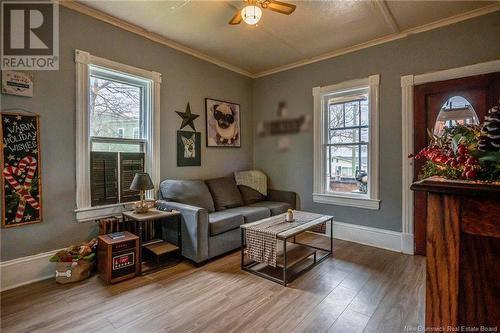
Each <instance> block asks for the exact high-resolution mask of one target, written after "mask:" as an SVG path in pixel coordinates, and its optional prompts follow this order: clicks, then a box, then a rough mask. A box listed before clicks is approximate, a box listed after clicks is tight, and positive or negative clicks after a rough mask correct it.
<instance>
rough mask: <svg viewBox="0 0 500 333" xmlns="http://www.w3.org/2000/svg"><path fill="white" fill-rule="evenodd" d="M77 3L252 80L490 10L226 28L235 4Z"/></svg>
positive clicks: (343, 4) (394, 6)
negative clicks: (237, 69)
mask: <svg viewBox="0 0 500 333" xmlns="http://www.w3.org/2000/svg"><path fill="white" fill-rule="evenodd" d="M281 1H284V0H281ZM79 2H80V3H84V4H85V5H86V6H89V7H92V8H95V9H98V10H99V11H102V12H104V13H107V14H109V15H112V16H114V17H116V18H119V19H122V20H124V21H127V22H129V23H132V24H135V25H137V26H140V27H142V28H144V29H146V30H148V31H150V32H153V33H156V34H158V35H160V36H163V37H165V38H167V39H169V40H171V41H174V42H176V43H178V44H181V45H183V46H186V47H188V48H191V49H194V50H196V51H198V52H201V53H202V54H204V55H207V56H209V57H211V58H215V59H217V60H219V61H221V62H224V63H226V64H229V65H231V66H234V67H237V68H239V69H242V70H243V71H246V72H249V73H251V74H252V75H256V76H258V75H259V74H262V73H265V72H269V71H272V70H273V69H276V68H280V67H283V66H286V65H289V64H293V63H298V62H301V61H307V60H308V59H311V58H316V57H320V56H321V55H323V54H326V53H331V52H335V51H338V50H342V49H345V48H349V47H352V46H355V45H359V44H361V43H367V42H370V41H373V40H376V39H379V38H382V37H384V36H389V35H394V34H398V33H401V32H405V31H408V30H409V29H414V28H416V27H420V26H423V25H426V24H429V23H431V22H434V21H438V20H442V19H445V18H449V17H452V16H456V15H460V14H463V13H466V12H470V11H473V10H477V9H478V8H481V7H486V6H492V4H495V3H496V1H401V0H400V1H359V0H358V1H352V0H349V1H345V0H344V1H289V2H291V3H294V4H295V5H297V9H296V10H295V12H294V13H293V14H292V15H290V16H286V15H282V14H278V13H275V12H272V11H269V10H264V13H263V15H262V19H261V21H260V22H259V24H258V26H249V25H247V24H244V23H242V24H240V25H237V26H231V25H228V21H229V20H230V19H231V17H232V16H233V15H234V13H235V11H236V8H242V7H243V6H244V2H243V1H194V0H184V1H130V0H129V1H103V0H100V1H95V0H94V1H92V0H81V1H79ZM497 5H498V3H497ZM497 5H493V6H497Z"/></svg>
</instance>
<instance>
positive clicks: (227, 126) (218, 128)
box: [205, 98, 241, 147]
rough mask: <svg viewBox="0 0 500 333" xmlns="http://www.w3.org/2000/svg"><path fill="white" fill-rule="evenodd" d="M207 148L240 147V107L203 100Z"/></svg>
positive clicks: (207, 99) (208, 99)
mask: <svg viewBox="0 0 500 333" xmlns="http://www.w3.org/2000/svg"><path fill="white" fill-rule="evenodd" d="M205 108H206V115H207V118H206V119H207V132H206V135H207V141H206V142H207V147H241V142H240V137H241V135H240V131H241V127H240V106H239V105H238V104H235V103H230V102H224V101H218V100H214V99H210V98H206V99H205Z"/></svg>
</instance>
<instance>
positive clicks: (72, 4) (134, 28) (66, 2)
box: [56, 0, 500, 79]
mask: <svg viewBox="0 0 500 333" xmlns="http://www.w3.org/2000/svg"><path fill="white" fill-rule="evenodd" d="M56 1H57V2H58V3H59V5H61V6H63V7H66V8H69V9H72V10H74V11H77V12H79V13H82V14H84V15H87V16H90V17H93V18H95V19H98V20H101V21H103V22H106V23H109V24H111V25H113V26H115V27H118V28H121V29H123V30H126V31H129V32H132V33H135V34H137V35H139V36H142V37H144V38H147V39H149V40H151V41H153V42H156V43H159V44H162V45H165V46H168V47H171V48H173V49H176V50H178V51H181V52H184V53H187V54H189V55H192V56H193V57H196V58H198V59H202V60H205V61H208V62H210V63H212V64H214V65H217V66H219V67H222V68H225V69H228V70H230V71H233V72H235V73H238V74H241V75H244V76H247V77H249V78H252V79H256V78H259V77H263V76H267V75H271V74H276V73H279V72H283V71H286V70H289V69H293V68H297V67H301V66H304V65H308V64H312V63H315V62H318V61H323V60H326V59H330V58H334V57H338V56H341V55H344V54H347V53H351V52H356V51H359V50H362V49H366V48H369V47H372V46H376V45H380V44H383V43H388V42H391V41H394V40H397V39H402V38H405V37H408V36H410V35H413V34H418V33H421V32H425V31H429V30H433V29H438V28H441V27H444V26H447V25H450V24H454V23H458V22H462V21H465V20H468V19H471V18H474V17H478V16H482V15H486V14H490V13H493V12H495V11H498V10H500V3H495V4H492V5H488V6H485V7H481V8H478V9H475V10H472V11H469V12H465V13H462V14H458V15H455V16H451V17H448V18H444V19H441V20H438V21H434V22H431V23H428V24H424V25H422V26H418V27H415V28H411V29H407V30H404V31H401V32H399V33H394V34H390V35H386V36H383V37H380V38H377V39H373V40H371V41H367V42H364V43H361V44H357V45H353V46H349V47H346V48H342V49H338V50H335V51H331V52H327V53H324V54H322V55H319V56H315V57H312V58H309V59H304V60H300V61H296V62H293V63H290V64H287V65H283V66H278V67H275V68H272V69H269V70H265V71H262V72H258V73H251V72H249V71H247V70H244V69H242V68H239V67H237V66H234V65H231V64H229V63H227V62H224V61H222V60H219V59H216V58H213V57H211V56H209V55H206V54H204V53H202V52H200V51H197V50H194V49H192V48H189V47H187V46H185V45H182V44H179V43H177V42H174V41H172V40H170V39H168V38H166V37H163V36H161V35H159V34H156V33H154V32H150V31H148V30H146V29H144V28H141V27H140V26H138V25H135V24H132V23H130V22H127V21H125V20H122V19H119V18H117V17H114V16H112V15H109V14H106V13H104V12H102V11H100V10H97V9H94V8H91V7H89V6H86V5H84V4H82V3H79V2H77V1H75V0H56ZM389 23H390V22H389Z"/></svg>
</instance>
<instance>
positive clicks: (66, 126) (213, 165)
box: [0, 7, 253, 261]
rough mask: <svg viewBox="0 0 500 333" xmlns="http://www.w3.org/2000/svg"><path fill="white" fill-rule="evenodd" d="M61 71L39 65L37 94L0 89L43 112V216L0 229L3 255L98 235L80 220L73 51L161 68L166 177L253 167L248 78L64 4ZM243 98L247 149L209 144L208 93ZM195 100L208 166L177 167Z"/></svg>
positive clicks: (8, 99)
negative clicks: (186, 114) (185, 117)
mask: <svg viewBox="0 0 500 333" xmlns="http://www.w3.org/2000/svg"><path fill="white" fill-rule="evenodd" d="M60 14H61V15H60V70H59V71H46V72H34V73H33V74H34V82H35V86H34V97H33V98H22V97H15V96H10V95H0V96H1V97H0V98H1V107H2V108H12V107H22V108H25V109H28V110H31V111H33V112H37V113H39V114H40V115H41V140H42V141H41V145H42V163H43V169H42V177H43V178H42V180H43V199H44V203H43V208H44V214H43V218H44V221H43V223H41V224H36V225H27V226H21V227H16V228H10V229H2V230H1V260H2V261H4V260H9V259H13V258H17V257H21V256H26V255H30V254H34V253H39V252H44V251H50V250H53V249H57V248H61V247H65V246H67V245H69V244H71V243H75V242H80V241H83V240H86V239H87V238H88V237H90V236H91V235H93V234H95V232H96V228H95V225H94V223H77V222H76V221H75V215H74V212H73V211H74V209H75V187H76V185H75V105H76V102H75V63H74V60H73V55H74V50H75V49H81V50H84V51H88V52H90V53H91V54H93V55H96V56H100V57H104V58H107V59H110V60H114V61H118V62H121V63H124V64H127V65H131V66H136V67H140V68H144V69H148V70H154V71H157V72H160V73H162V74H163V83H162V85H161V179H165V178H167V177H169V178H177V177H179V178H198V177H200V178H206V177H215V176H223V175H227V174H230V173H231V172H233V171H235V170H241V169H248V168H251V167H252V154H253V138H252V128H251V126H252V114H251V109H252V108H251V93H252V86H251V84H252V82H251V80H250V79H249V78H246V77H244V76H241V75H239V74H235V73H233V72H231V71H228V70H225V69H223V68H220V67H218V66H216V65H213V64H211V63H208V62H205V61H202V60H199V59H197V58H194V57H192V56H189V55H186V54H184V53H181V52H178V51H176V50H174V49H171V48H168V47H165V46H162V45H160V44H157V43H154V42H151V41H149V40H147V39H145V38H143V37H140V36H137V35H134V34H132V33H129V32H126V31H124V30H121V29H118V28H115V27H113V26H111V25H108V24H106V23H103V22H101V21H98V20H95V19H92V18H90V17H87V16H84V15H81V14H78V13H76V12H73V11H71V10H68V9H66V8H63V7H61V8H60ZM205 97H212V98H217V99H223V100H227V101H232V102H235V103H239V104H241V110H242V148H239V149H234V148H233V149H231V148H226V149H218V148H210V149H207V148H205V147H204V145H205V136H204V135H205V110H204V98H205ZM187 102H190V104H191V110H192V112H193V113H196V114H199V115H200V117H199V118H198V119H197V120H196V121H195V125H196V128H197V130H198V131H200V132H202V146H203V148H202V166H201V167H183V168H178V167H176V130H177V129H178V128H179V125H180V123H181V118H180V117H179V116H177V114H176V113H174V110H179V111H184V109H185V107H186V103H187Z"/></svg>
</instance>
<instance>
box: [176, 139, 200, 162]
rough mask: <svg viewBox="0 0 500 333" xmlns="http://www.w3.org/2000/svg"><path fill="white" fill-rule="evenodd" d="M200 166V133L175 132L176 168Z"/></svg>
mask: <svg viewBox="0 0 500 333" xmlns="http://www.w3.org/2000/svg"><path fill="white" fill-rule="evenodd" d="M200 165H201V133H200V132H188V131H177V166H179V167H183V166H200Z"/></svg>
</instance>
